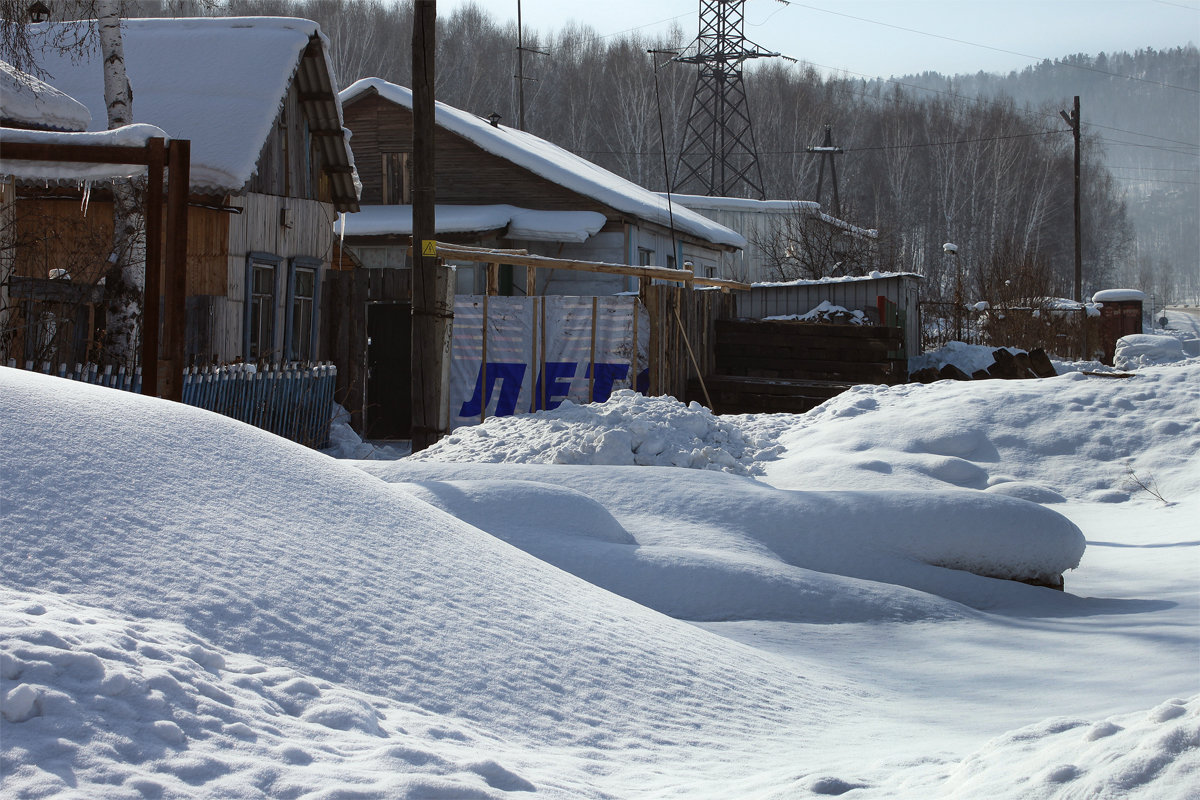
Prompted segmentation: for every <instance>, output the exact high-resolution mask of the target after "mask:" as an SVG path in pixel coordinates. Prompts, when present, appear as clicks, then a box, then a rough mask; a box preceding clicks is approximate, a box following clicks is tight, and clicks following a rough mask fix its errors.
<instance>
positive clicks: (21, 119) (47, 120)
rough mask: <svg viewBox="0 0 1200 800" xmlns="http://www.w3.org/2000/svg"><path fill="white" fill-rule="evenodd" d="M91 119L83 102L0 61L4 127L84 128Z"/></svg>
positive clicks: (0, 117) (0, 106) (0, 107)
mask: <svg viewBox="0 0 1200 800" xmlns="http://www.w3.org/2000/svg"><path fill="white" fill-rule="evenodd" d="M91 121H92V114H91V112H90V111H88V110H87V106H85V105H84V104H83V103H81V102H79V101H78V100H76V99H75V98H73V97H71V96H69V95H67V94H64V93H63V92H60V91H59V90H58V89H55V88H54V87H53V86H51V85H50V84H48V83H46V82H45V81H43V80H40V79H38V78H35V77H34V76H33V75H30V74H28V73H26V72H22V71H21V70H19V69H17V68H16V67H14V66H13V65H11V64H9V63H8V62H7V61H0V122H3V124H4V126H5V127H12V128H34V129H38V130H54V131H85V130H87V127H88V123H90V122H91Z"/></svg>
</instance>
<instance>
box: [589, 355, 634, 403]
mask: <svg viewBox="0 0 1200 800" xmlns="http://www.w3.org/2000/svg"><path fill="white" fill-rule="evenodd" d="M595 367H596V379H595V380H594V381H592V402H593V403H603V402H604V401H605V400H607V399H608V398H609V397H611V396H612V390H613V384H614V383H616V382H617V381H623V380H625V377H626V376H627V375H628V374H629V365H628V364H596V365H595ZM585 377H588V378H591V377H592V368H591V366H589V367H588V370H587V375H586V376H585Z"/></svg>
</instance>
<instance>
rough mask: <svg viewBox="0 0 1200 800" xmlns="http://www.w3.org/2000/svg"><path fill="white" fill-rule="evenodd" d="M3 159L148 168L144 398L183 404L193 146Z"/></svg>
mask: <svg viewBox="0 0 1200 800" xmlns="http://www.w3.org/2000/svg"><path fill="white" fill-rule="evenodd" d="M3 158H4V160H10V159H11V160H14V161H43V162H52V163H60V164H133V165H138V166H144V167H146V168H147V194H146V208H147V213H146V215H145V219H146V285H145V289H144V308H143V314H142V393H143V394H153V395H156V396H158V397H162V398H165V399H167V400H175V401H176V402H182V401H183V368H184V329H185V312H184V309H185V299H184V298H185V293H186V286H187V217H188V215H187V198H188V186H189V175H190V171H191V142H190V141H188V140H187V139H172V140H171V141H170V142H167V141H165V140H164V139H162V138H159V137H154V138H151V139H149V140H147V142H146V144H145V145H144V146H142V147H138V146H128V145H73V144H58V143H50V142H6V143H5V145H4V155H3ZM164 169H166V170H167V191H166V226H165V231H164V225H163V214H162V208H163V170H164ZM164 234H165V238H164ZM164 243H165V249H164ZM164 253H165V259H164ZM164 262H165V267H166V270H165V273H164V271H163V266H164ZM164 274H165V278H166V286H165V300H166V302H165V306H166V308H165V309H161V308H160V305H159V292H160V290H161V289H163V288H164V287H162V286H161V277H162V276H163V275H164ZM164 311H165V313H163V312H164ZM160 317H162V318H164V322H165V324H164V325H163V336H162V339H163V341H162V342H161V344H162V352H163V354H164V355H165V358H163V359H162V360H161V361H160V359H159V345H160V342H159V320H160Z"/></svg>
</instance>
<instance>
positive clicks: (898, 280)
mask: <svg viewBox="0 0 1200 800" xmlns="http://www.w3.org/2000/svg"><path fill="white" fill-rule="evenodd" d="M920 281H921V276H920V275H916V274H914V273H911V272H875V273H872V274H871V275H869V276H867V277H862V278H825V279H823V280H819V281H789V282H787V283H756V284H754V285H753V288H751V290H750V292H749V293H741V294H739V295H738V298H737V315H738V317H740V318H745V319H766V318H768V317H784V316H793V315H803V314H807V313H808V312H809V311H812V310H813V309H815V308H817V307H818V306H820V305H821V303H823V302H828V303H830V304H832V305H835V306H841V307H842V308H845V309H847V310H849V311H862V312H863V313H864V314H866V315H867V316H868V317H869V318H870V319H871V321H872V322H874V323H875V324H876V325H889V326H893V327H898V328H900V329H901V331H902V336H903V344H904V349H905V352H906V354H907V355H916V354H917V353H918V352H919V351H920V346H921V334H920V331H921V328H920V314H919V311H918V298H919V290H920ZM881 298H882V299H883V300H884V301H885V303H883V304H882V305H881V303H880V300H881ZM881 309H882V313H881Z"/></svg>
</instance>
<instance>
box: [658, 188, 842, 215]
mask: <svg viewBox="0 0 1200 800" xmlns="http://www.w3.org/2000/svg"><path fill="white" fill-rule="evenodd" d="M664 197H665V195H664ZM671 199H672V200H673V201H675V202H676V203H681V204H683V205H685V206H687V207H688V208H695V209H700V208H703V209H708V210H711V211H759V212H767V211H773V212H780V211H797V210H801V209H803V210H804V211H810V212H813V213H819V212H820V211H821V204H820V203H814V202H813V201H812V200H752V199H750V198H746V197H709V196H708V195H705V194H675V193H674V192H672V193H671Z"/></svg>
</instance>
